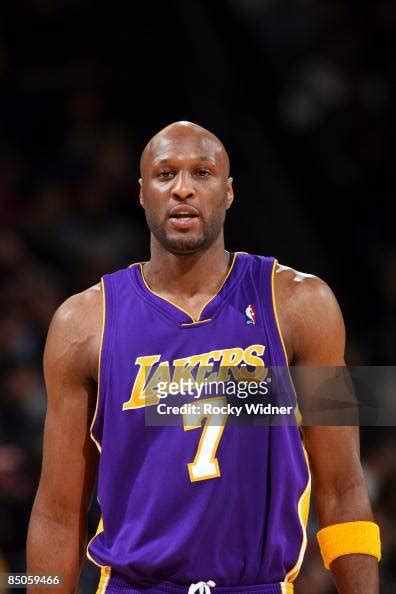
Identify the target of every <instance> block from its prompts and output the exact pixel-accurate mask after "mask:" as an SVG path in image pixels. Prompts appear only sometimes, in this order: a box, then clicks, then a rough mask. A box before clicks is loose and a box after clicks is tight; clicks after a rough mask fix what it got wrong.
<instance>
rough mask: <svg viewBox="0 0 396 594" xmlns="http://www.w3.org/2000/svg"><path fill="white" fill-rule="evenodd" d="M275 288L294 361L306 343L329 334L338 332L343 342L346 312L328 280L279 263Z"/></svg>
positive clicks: (330, 335) (282, 326)
mask: <svg viewBox="0 0 396 594" xmlns="http://www.w3.org/2000/svg"><path fill="white" fill-rule="evenodd" d="M274 288H275V301H276V306H277V310H278V313H279V321H280V325H281V330H282V334H283V336H284V339H285V343H286V349H287V352H288V356H289V360H290V361H291V360H293V359H295V357H296V355H297V354H298V353H300V351H301V350H302V349H303V346H304V345H303V343H304V342H311V343H312V344H315V343H319V341H320V340H321V339H322V338H323V337H325V336H327V337H328V338H329V339H335V337H336V335H337V336H339V337H340V341H341V342H342V341H343V336H344V332H345V329H344V322H343V318H342V314H341V311H340V308H339V305H338V302H337V299H336V297H335V295H334V293H333V291H332V290H331V288H330V287H329V285H328V284H327V283H326V282H325V281H324V280H322V279H321V278H319V277H318V276H315V275H313V274H308V273H305V272H301V271H299V270H295V269H294V268H291V267H289V266H285V265H283V264H277V266H276V269H275V287H274ZM333 334H334V336H333ZM337 340H338V339H337Z"/></svg>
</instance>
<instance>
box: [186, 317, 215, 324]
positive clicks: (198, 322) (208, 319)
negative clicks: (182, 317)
mask: <svg viewBox="0 0 396 594" xmlns="http://www.w3.org/2000/svg"><path fill="white" fill-rule="evenodd" d="M211 321H212V318H206V319H205V320H198V321H197V322H185V323H184V324H180V325H181V326H194V324H203V323H204V322H211Z"/></svg>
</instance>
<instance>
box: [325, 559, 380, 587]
mask: <svg viewBox="0 0 396 594" xmlns="http://www.w3.org/2000/svg"><path fill="white" fill-rule="evenodd" d="M330 570H331V573H332V575H333V578H334V581H335V583H336V586H337V590H338V593H339V594H363V593H364V594H379V578H378V561H377V559H375V558H374V557H370V556H369V555H345V556H343V557H338V559H335V560H334V561H333V563H331V565H330Z"/></svg>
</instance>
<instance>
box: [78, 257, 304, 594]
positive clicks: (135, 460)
mask: <svg viewBox="0 0 396 594" xmlns="http://www.w3.org/2000/svg"><path fill="white" fill-rule="evenodd" d="M275 265H276V260H274V258H267V257H261V256H253V255H249V254H245V253H237V254H235V255H234V256H233V261H232V265H231V268H230V272H229V274H228V276H227V278H226V280H225V281H224V283H223V285H222V287H221V289H220V290H219V291H218V293H217V294H216V295H215V297H214V298H213V299H212V300H211V301H210V302H209V303H207V304H206V306H205V307H204V308H203V310H202V312H201V315H200V318H199V320H193V319H192V318H191V317H190V316H189V315H188V313H187V312H185V311H183V310H182V309H180V308H178V307H177V306H176V305H174V304H172V303H171V302H169V301H167V300H165V299H163V298H161V297H160V296H158V295H156V294H155V293H154V292H153V291H152V290H151V289H150V288H149V287H148V285H147V283H146V282H145V279H144V277H143V273H142V266H141V265H140V264H135V265H133V266H131V267H129V268H127V269H124V270H119V271H117V272H115V273H113V274H109V275H105V276H104V277H103V279H102V283H103V291H104V303H105V308H104V310H105V313H104V324H103V336H102V346H101V355H100V371H99V388H98V401H97V407H96V411H95V416H94V420H93V422H92V427H91V435H92V438H93V439H94V441H95V443H96V444H97V446H98V448H99V449H100V464H99V479H98V501H99V504H100V508H101V513H102V519H101V522H100V525H99V528H98V532H97V534H96V536H95V537H94V538H93V539H92V540H91V542H90V543H89V545H88V556H89V558H90V559H91V560H92V561H93V562H94V563H96V564H97V565H99V566H101V567H102V568H103V570H102V579H101V582H100V586H99V590H98V592H100V593H101V594H103V593H104V592H105V591H106V592H119V591H121V590H123V591H127V590H128V591H139V588H141V589H143V588H144V589H146V590H147V589H148V590H149V592H150V593H153V594H154V593H157V592H158V593H159V592H168V594H169V593H172V592H173V593H174V594H178V593H179V592H180V593H182V592H187V589H186V587H187V588H188V586H189V585H190V584H191V583H193V582H199V581H200V580H205V581H206V580H213V582H214V583H215V584H216V587H215V590H214V593H216V592H217V590H218V591H219V594H221V593H225V592H229V591H231V592H235V593H237V592H245V593H246V592H247V591H249V592H250V593H251V594H253V593H255V592H257V593H259V592H260V593H264V592H268V593H269V592H271V593H273V594H276V593H284V592H291V591H292V589H293V588H292V585H291V582H292V581H293V580H294V579H295V577H296V575H297V573H298V571H299V568H300V566H301V562H302V558H303V555H304V551H305V546H306V534H305V526H306V521H307V515H308V506H309V491H310V475H309V469H308V465H307V462H306V456H305V452H304V448H303V445H302V441H301V434H300V431H299V428H298V427H297V426H296V425H295V424H294V425H293V424H289V425H282V426H276V427H274V426H268V425H257V426H254V425H250V426H247V425H235V424H234V425H231V424H230V425H228V424H227V423H225V426H223V427H221V428H219V427H218V428H217V432H216V428H213V427H212V428H211V430H210V431H212V433H210V431H209V430H208V431H207V430H206V429H207V428H206V425H205V422H203V423H202V426H190V427H188V426H184V427H183V426H147V424H146V423H145V410H146V409H147V407H148V406H152V405H154V404H156V403H157V402H158V396H157V393H156V391H155V386H154V384H155V383H156V382H157V383H158V381H159V380H160V379H161V378H164V377H165V378H167V379H168V381H169V378H170V375H172V374H173V376H174V375H175V374H176V373H179V376H180V369H184V367H183V366H184V365H185V363H186V362H187V361H188V362H190V364H192V365H193V366H194V369H195V371H196V373H197V374H199V373H201V379H203V377H204V375H205V374H207V375H211V377H214V376H215V371H214V369H215V366H214V363H215V362H217V364H218V365H219V366H220V367H219V369H220V370H221V373H223V374H224V373H226V372H227V371H224V370H227V369H230V368H231V367H233V366H235V368H237V367H238V366H241V365H242V366H244V367H245V369H251V367H249V366H252V365H253V366H259V365H262V366H263V367H265V368H269V367H271V366H272V367H273V366H285V365H287V360H286V353H285V349H284V345H283V341H282V337H281V335H280V331H279V325H278V321H277V317H276V309H275V304H274V291H273V283H274V270H275ZM170 379H172V377H171V378H170ZM288 391H289V397H290V401H292V402H293V403H295V394H294V391H293V387H292V385H291V382H289V385H288ZM189 429H191V430H189ZM265 585H266V586H265ZM247 586H249V588H248V589H247V588H246V587H247Z"/></svg>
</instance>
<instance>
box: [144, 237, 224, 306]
mask: <svg viewBox="0 0 396 594" xmlns="http://www.w3.org/2000/svg"><path fill="white" fill-rule="evenodd" d="M152 248H154V249H152V252H151V259H150V261H149V262H147V263H146V264H145V265H144V267H143V272H144V276H145V279H146V281H147V283H148V285H149V286H150V288H151V289H152V290H153V291H155V292H156V293H159V294H167V295H174V296H176V297H177V296H180V297H181V298H184V299H190V298H193V297H194V296H196V295H205V296H208V295H209V296H210V295H213V294H215V293H216V292H217V290H218V289H219V287H220V286H221V284H222V282H223V280H224V277H225V276H226V274H227V271H228V269H229V266H230V260H231V259H230V254H229V253H228V252H227V251H225V248H224V242H223V241H222V242H221V243H220V242H219V243H218V245H215V244H213V245H212V246H210V247H209V248H208V249H207V250H205V251H202V252H197V253H195V254H187V255H179V254H172V253H171V252H169V251H166V250H164V249H163V248H157V246H155V247H154V246H152Z"/></svg>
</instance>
